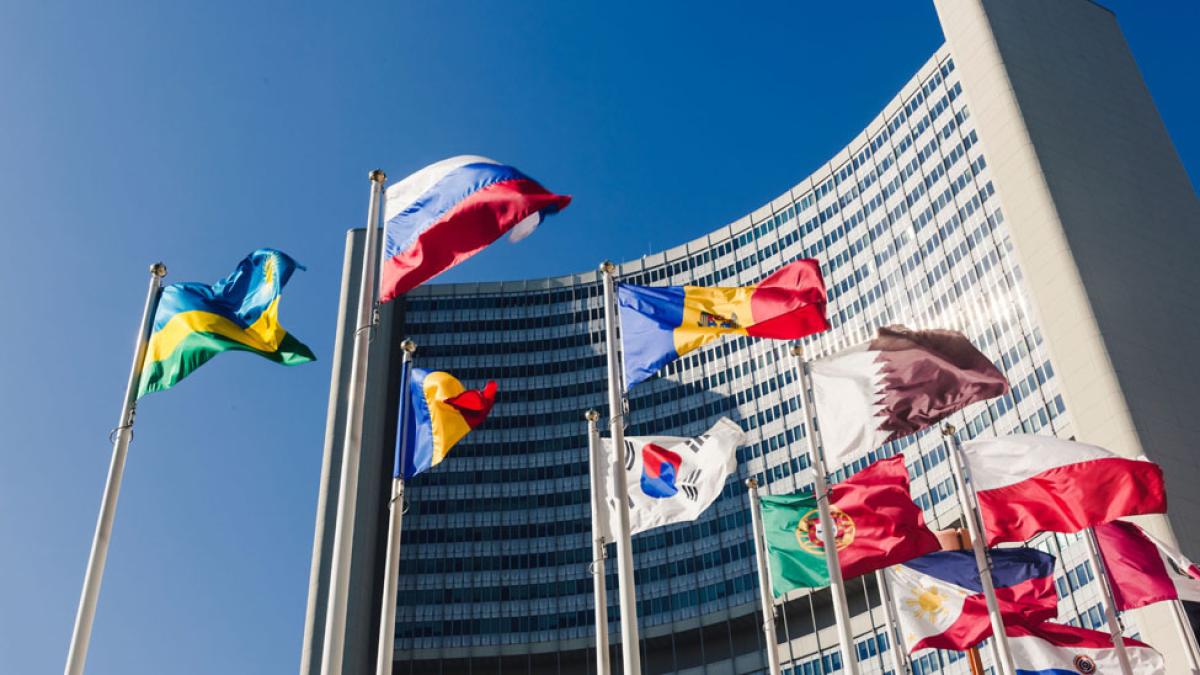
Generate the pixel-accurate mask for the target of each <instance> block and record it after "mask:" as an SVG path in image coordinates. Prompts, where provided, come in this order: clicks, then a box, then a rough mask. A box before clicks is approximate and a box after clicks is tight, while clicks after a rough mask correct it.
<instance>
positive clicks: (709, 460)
mask: <svg viewBox="0 0 1200 675" xmlns="http://www.w3.org/2000/svg"><path fill="white" fill-rule="evenodd" d="M745 436H746V434H745V433H744V432H743V431H742V428H741V427H739V426H738V425H737V424H735V423H734V422H732V421H730V420H729V419H727V418H725V417H722V418H721V419H719V420H717V423H716V424H714V425H713V427H712V428H711V429H709V430H708V431H707V432H705V433H704V435H702V436H699V437H697V438H675V437H670V436H627V437H626V438H625V449H626V452H625V482H626V485H627V487H628V492H629V532H630V534H637V533H638V532H645V531H646V530H649V529H652V528H655V527H659V526H661V525H674V524H675V523H686V522H690V521H693V520H695V519H696V518H698V517H699V516H700V514H701V513H703V512H704V510H705V509H707V508H708V507H709V506H710V505H712V503H713V502H714V501H716V499H717V497H718V496H720V494H721V490H723V489H724V488H725V480H726V479H727V478H728V477H729V474H731V473H733V472H734V471H736V470H737V448H738V446H739V445H741V444H742V441H743V439H744V438H745ZM604 447H605V455H606V456H607V457H608V458H609V459H608V461H607V462H605V468H606V470H605V477H606V482H605V485H606V486H607V493H608V494H607V497H606V501H607V503H608V506H609V508H608V511H609V512H608V514H606V515H607V518H605V519H604V522H603V523H601V527H603V528H604V530H605V531H606V532H607V533H608V534H607V536H608V540H609V541H614V540H615V539H616V533H615V532H614V531H613V529H612V524H613V523H615V522H616V508H617V502H616V501H615V500H614V499H613V498H612V495H613V494H614V493H615V490H614V489H613V476H612V466H613V462H612V441H611V440H607V439H606V440H605V441H604Z"/></svg>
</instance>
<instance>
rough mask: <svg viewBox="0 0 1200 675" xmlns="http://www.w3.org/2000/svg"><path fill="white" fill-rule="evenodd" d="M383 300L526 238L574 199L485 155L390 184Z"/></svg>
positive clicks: (428, 169)
mask: <svg viewBox="0 0 1200 675" xmlns="http://www.w3.org/2000/svg"><path fill="white" fill-rule="evenodd" d="M384 199H385V201H384V207H383V223H384V224H383V267H382V269H381V271H380V273H379V301H380V302H388V301H389V300H392V299H394V298H396V297H397V296H399V295H403V294H405V293H407V292H408V291H410V290H412V289H414V288H416V287H417V286H419V285H421V284H423V283H425V282H426V281H429V280H430V279H432V278H433V277H435V276H437V275H439V274H441V273H442V272H444V271H446V270H448V269H450V268H451V267H454V266H455V265H457V264H458V263H460V262H462V261H464V260H466V259H467V258H470V257H471V256H473V255H475V254H476V253H478V252H479V251H481V250H483V249H485V248H487V247H488V245H490V244H491V243H492V242H494V241H496V240H497V239H499V238H500V237H502V236H504V235H505V234H508V238H509V240H510V241H514V242H515V241H520V240H521V239H524V238H525V237H527V236H529V234H530V233H532V232H533V230H534V229H535V228H536V227H537V226H538V224H539V223H540V222H541V221H542V218H543V217H544V216H548V215H550V214H552V213H558V212H559V211H560V210H562V209H564V208H566V206H567V204H570V203H571V198H570V197H568V196H565V195H556V194H553V193H551V192H549V191H548V190H546V188H544V187H542V186H541V185H539V184H538V183H537V181H535V180H533V179H531V178H530V177H528V176H526V175H525V174H523V173H521V172H520V171H518V170H516V169H515V168H513V167H511V166H507V165H505V164H501V163H499V162H497V161H495V160H491V159H488V158H486V157H476V156H473V155H462V156H459V157H451V158H450V159H444V160H442V161H440V162H437V163H435V164H430V165H429V166H427V167H425V168H424V169H421V170H420V171H418V172H416V173H414V174H413V175H411V176H409V177H407V178H405V179H404V180H402V181H400V182H399V183H395V184H393V185H391V186H390V187H388V189H387V192H386V193H385V195H384Z"/></svg>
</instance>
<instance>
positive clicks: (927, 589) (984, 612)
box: [885, 548, 1058, 652]
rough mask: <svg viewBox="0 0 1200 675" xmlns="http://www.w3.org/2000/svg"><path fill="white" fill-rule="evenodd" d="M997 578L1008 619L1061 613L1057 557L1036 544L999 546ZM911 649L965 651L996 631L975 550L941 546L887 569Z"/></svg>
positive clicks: (998, 594) (1036, 618)
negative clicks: (1055, 586) (948, 548)
mask: <svg viewBox="0 0 1200 675" xmlns="http://www.w3.org/2000/svg"><path fill="white" fill-rule="evenodd" d="M989 555H990V556H991V560H992V582H993V583H994V585H995V587H996V599H997V600H998V601H999V604H1000V612H1001V614H1002V615H1003V616H1004V618H1005V621H1009V620H1019V621H1034V622H1038V621H1046V620H1049V619H1053V618H1054V617H1055V616H1057V615H1058V594H1057V593H1056V592H1055V590H1054V556H1052V555H1050V554H1048V553H1043V552H1041V551H1038V550H1036V549H1032V548H995V549H992V550H991V551H990V552H989ZM885 574H887V576H888V584H889V585H890V586H891V588H892V595H893V597H894V598H895V602H896V616H897V618H898V620H899V621H900V628H901V631H902V633H903V634H904V640H905V642H906V643H907V644H908V651H910V652H915V651H917V650H919V649H930V648H933V649H951V650H955V651H963V650H965V649H968V648H970V647H974V646H975V645H977V644H979V643H980V642H982V641H983V640H984V639H985V638H987V637H988V636H990V635H991V634H992V624H991V619H990V618H989V616H988V608H987V598H985V597H984V595H983V582H982V581H981V580H980V578H979V568H978V567H977V566H976V564H975V554H974V552H972V551H937V552H934V553H930V554H928V555H924V556H921V557H920V558H915V559H913V560H909V561H908V562H906V563H904V564H902V565H895V566H893V567H889V568H888V569H887V571H886V572H885Z"/></svg>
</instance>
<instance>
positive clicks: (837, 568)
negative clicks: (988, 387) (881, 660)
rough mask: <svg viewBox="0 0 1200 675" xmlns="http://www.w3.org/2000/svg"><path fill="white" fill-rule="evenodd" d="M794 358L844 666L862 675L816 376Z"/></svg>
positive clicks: (799, 355) (796, 350) (797, 352)
mask: <svg viewBox="0 0 1200 675" xmlns="http://www.w3.org/2000/svg"><path fill="white" fill-rule="evenodd" d="M792 354H793V355H794V356H795V357H796V359H797V360H798V361H799V362H800V364H799V368H800V389H801V391H802V393H803V395H804V410H805V414H806V415H807V419H808V433H807V434H805V437H806V438H807V439H808V457H809V460H810V461H811V462H812V467H813V478H814V481H815V483H814V488H815V490H816V497H817V514H818V517H819V518H820V519H821V543H822V544H823V545H824V547H825V565H826V566H827V567H828V568H829V590H830V592H831V593H832V594H833V612H834V616H835V617H836V618H837V634H838V644H839V645H840V647H841V649H842V657H843V658H842V662H843V664H844V665H845V667H846V675H858V660H857V659H856V658H855V656H856V655H855V652H854V636H853V635H851V634H850V608H849V605H848V604H847V603H846V584H845V582H844V581H843V580H842V566H841V563H840V562H838V552H837V529H838V528H837V524H836V523H835V522H834V520H833V517H832V515H831V514H830V509H829V487H828V486H827V485H826V482H825V460H824V459H822V457H821V452H820V449H819V444H818V442H817V433H818V432H817V424H816V421H817V411H816V406H815V405H814V403H813V396H812V372H811V371H810V370H809V364H808V361H807V360H806V359H805V358H804V351H803V349H802V348H801V347H799V346H795V347H792Z"/></svg>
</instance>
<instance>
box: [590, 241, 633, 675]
mask: <svg viewBox="0 0 1200 675" xmlns="http://www.w3.org/2000/svg"><path fill="white" fill-rule="evenodd" d="M616 273H617V266H616V265H614V264H612V263H611V262H608V261H605V262H603V263H601V264H600V275H601V276H602V277H603V278H604V335H605V339H606V341H607V344H608V421H609V440H610V441H611V442H612V446H613V453H612V472H613V490H614V491H615V492H616V494H615V495H613V499H615V500H616V502H617V504H618V507H617V523H616V525H617V531H616V538H617V541H616V545H617V585H618V586H619V587H620V588H619V589H618V591H619V596H620V598H621V664H622V666H623V670H622V673H623V674H624V675H641V672H642V655H641V649H640V643H639V641H638V626H637V592H636V590H635V589H634V586H633V584H634V581H633V538H632V535H630V534H629V488H628V486H627V485H626V480H625V453H626V452H627V451H628V450H627V448H626V447H625V409H624V407H623V405H622V403H621V366H620V362H619V361H618V360H617V308H616V304H617V298H616V295H617V294H616V288H615V286H616V280H615V279H614V277H615V276H616Z"/></svg>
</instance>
